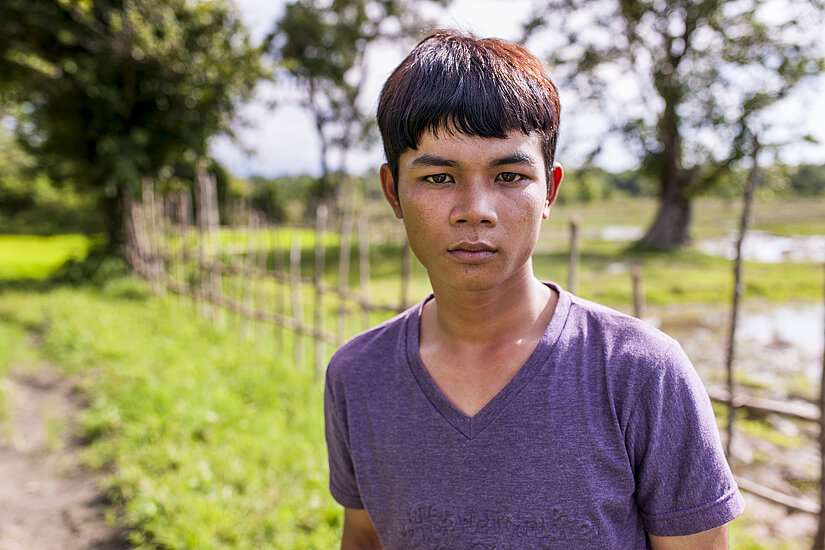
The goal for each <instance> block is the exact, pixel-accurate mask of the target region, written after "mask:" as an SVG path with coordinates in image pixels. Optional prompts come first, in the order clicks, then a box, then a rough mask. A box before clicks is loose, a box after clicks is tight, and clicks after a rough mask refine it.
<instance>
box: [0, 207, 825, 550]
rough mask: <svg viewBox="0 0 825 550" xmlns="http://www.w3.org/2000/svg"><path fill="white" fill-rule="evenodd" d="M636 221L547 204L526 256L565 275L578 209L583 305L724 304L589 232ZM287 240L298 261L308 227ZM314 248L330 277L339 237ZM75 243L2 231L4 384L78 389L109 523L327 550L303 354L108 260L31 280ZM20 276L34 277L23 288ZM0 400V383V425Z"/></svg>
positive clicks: (722, 285) (707, 268)
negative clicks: (19, 374) (46, 367)
mask: <svg viewBox="0 0 825 550" xmlns="http://www.w3.org/2000/svg"><path fill="white" fill-rule="evenodd" d="M700 206H703V208H698V209H697V226H696V232H697V234H699V235H708V236H712V235H718V234H721V233H725V232H727V231H729V230H730V229H732V228H733V227H735V225H736V215H735V212H736V208H735V205H734V207H731V206H726V205H725V204H724V203H722V202H721V201H708V202H701V203H700ZM646 212H647V211H646V210H645V209H644V205H643V204H640V203H637V202H631V203H626V204H625V203H614V204H613V205H600V204H596V205H590V206H588V207H586V208H582V207H578V208H575V209H574V207H573V206H570V205H565V206H564V207H562V208H558V209H556V211H555V213H554V215H555V216H556V220H555V221H553V220H552V219H551V223H550V225H549V226H548V227H547V228H546V230H545V232H544V234H543V236H542V241H541V243H540V248H539V251H538V253H537V256H536V271H537V273H538V274H539V275H540V276H541V277H542V278H548V279H554V280H558V281H561V282H565V281H566V277H567V268H566V227H565V223H566V219H568V217H569V215H572V214H573V213H576V215H580V216H581V217H582V220H583V224H582V227H583V232H584V235H583V241H582V263H581V268H580V273H581V278H580V283H579V284H580V287H579V288H580V293H581V294H582V295H584V296H586V297H588V298H593V299H596V300H600V301H605V302H607V303H609V304H610V305H614V306H617V307H620V308H623V309H627V308H628V306H629V303H630V283H629V275H628V274H627V271H626V269H624V270H623V269H620V267H621V266H625V267H626V266H627V265H629V264H630V263H632V262H638V263H639V264H640V265H642V267H643V269H644V273H645V288H646V294H647V299H648V301H649V302H651V303H670V302H719V301H725V300H727V299H728V297H729V296H730V292H731V289H730V287H731V284H732V277H731V273H730V271H731V266H730V262H729V261H726V260H721V259H715V258H710V257H708V256H705V255H704V254H701V253H700V252H697V251H695V250H686V251H684V252H680V253H678V254H675V255H659V254H639V255H635V254H633V253H631V252H628V251H627V245H628V243H627V242H605V241H601V240H600V239H599V238H598V232H599V229H600V227H602V226H604V225H608V222H609V224H610V225H619V226H642V225H644V223H646V221H647V220H646V218H645V216H646V215H647V214H646ZM760 212H762V213H761V214H760ZM779 212H781V213H782V217H780V215H779V214H778V213H779ZM761 216H763V217H761ZM820 217H821V216H820ZM782 220H784V222H783V221H782ZM760 225H761V226H763V228H767V227H772V228H773V229H772V230H773V231H776V232H780V233H781V232H783V231H784V232H787V233H788V234H793V232H794V231H796V230H800V231H804V232H806V234H825V220H819V221H817V219H816V209H815V208H811V207H810V206H809V205H807V204H785V203H783V204H781V205H773V206H770V205H760V207H759V208H758V209H757V216H756V226H757V227H760ZM301 237H302V243H303V245H304V246H305V247H306V248H307V252H308V251H309V250H311V248H312V246H313V243H314V235H312V232H303V233H302V235H301ZM327 244H329V245H330V246H331V247H332V248H331V249H330V251H329V253H328V261H327V270H328V274H329V278H330V281H334V278H335V276H336V275H335V273H336V269H337V268H336V266H335V264H334V260H335V258H336V250H335V246H337V242H336V241H335V239H329V242H328V243H327ZM88 246H89V241H88V240H87V239H85V238H83V237H79V236H70V237H61V238H51V239H45V240H43V239H39V238H38V239H28V238H21V237H15V238H11V239H9V238H6V237H0V279H6V281H7V282H6V283H5V284H4V283H2V282H0V377H2V375H3V374H4V373H5V372H6V371H7V370H8V369H9V368H11V367H12V366H16V368H21V366H27V367H28V368H33V367H36V365H37V364H38V363H41V362H49V363H51V364H54V365H55V366H56V367H57V368H59V369H60V370H61V371H62V372H64V373H65V374H66V375H67V376H71V377H73V378H74V379H75V380H77V382H78V384H79V385H80V387H81V389H82V391H83V394H84V396H85V399H86V400H87V402H88V404H89V406H88V409H87V411H86V412H85V413H84V416H83V419H82V436H83V437H84V438H85V439H86V441H88V443H89V446H88V450H87V451H86V452H87V455H86V456H87V461H88V463H89V464H90V465H91V466H92V467H94V468H99V469H101V471H104V472H107V477H106V489H107V493H108V496H109V497H110V498H111V500H112V502H113V508H112V513H113V515H116V516H117V517H118V518H119V521H121V522H123V524H124V525H126V526H127V527H128V529H129V531H130V533H131V535H130V536H131V541H132V543H133V544H134V545H135V546H136V547H137V548H143V549H149V548H169V549H184V548H210V549H211V548H214V549H224V548H225V549H230V548H231V549H247V548H249V549H252V548H279V549H281V548H283V549H326V548H335V547H337V545H336V538H337V537H338V536H339V535H338V533H339V530H340V522H341V514H340V508H339V507H338V506H337V505H336V504H335V503H334V502H333V501H332V499H331V497H330V496H329V493H328V490H327V466H326V451H325V445H324V441H323V418H322V392H323V388H322V386H321V384H319V383H318V382H317V381H316V380H315V379H314V377H313V367H312V365H311V364H309V363H310V361H309V360H308V361H307V364H304V365H296V364H294V362H293V359H292V358H293V348H292V346H293V345H294V340H293V338H292V336H291V335H290V334H284V333H276V332H275V329H274V328H272V327H269V328H268V329H267V331H268V332H267V333H266V336H265V338H262V339H256V340H243V339H241V338H239V337H238V335H237V331H235V330H219V329H216V328H215V327H214V326H212V325H211V324H209V323H206V322H203V321H200V320H199V319H198V318H197V316H196V315H195V313H194V311H193V309H192V308H191V307H190V305H189V302H186V301H184V302H181V301H179V300H178V299H177V298H176V297H174V296H166V297H154V296H151V295H149V293H148V292H147V290H146V287H145V285H144V284H143V283H142V282H141V281H139V280H135V279H132V278H131V277H129V276H128V275H126V274H125V270H124V268H123V266H122V265H121V264H119V263H118V262H117V261H115V260H107V262H106V264H105V265H104V266H103V268H102V272H103V273H105V274H106V276H100V277H99V278H97V279H96V280H94V281H92V282H90V283H86V284H80V285H77V286H69V285H65V284H56V283H55V284H48V283H43V282H42V281H43V279H44V278H45V277H47V276H48V273H49V272H50V271H51V270H53V269H55V268H56V266H58V265H59V263H60V258H62V259H64V260H65V259H67V258H72V257H75V258H77V257H80V256H82V255H83V254H85V250H87V249H88ZM617 264H618V266H619V267H615V266H616V265H617ZM611 266H613V267H611ZM305 267H306V268H307V269H308V270H311V264H307V265H306V266H305ZM397 267H398V248H397V247H392V246H385V247H383V248H380V249H376V251H375V267H374V269H373V272H372V274H373V280H372V281H371V289H372V291H373V294H374V297H375V299H377V300H380V299H384V298H389V299H393V300H395V299H396V298H397V290H398V283H397V276H396V275H395V273H397ZM414 273H415V281H414V284H413V289H412V291H411V296H413V297H414V299H417V298H418V296H420V294H421V293H423V292H425V291H426V290H427V288H428V285H427V282H426V278H425V276H424V275H425V274H424V273H423V270H422V269H421V268H420V266H417V267H415V269H414ZM745 274H746V281H747V287H746V292H747V296H749V297H761V298H764V299H768V300H777V301H781V300H785V299H787V298H788V297H793V298H794V299H799V300H806V299H808V300H813V299H815V300H821V293H822V287H823V281H822V267H821V265H820V264H817V263H811V264H794V265H790V264H777V265H769V264H751V263H748V264H747V265H746V266H745ZM26 278H28V279H29V280H33V281H35V282H32V283H25V282H23V283H21V282H20V279H26ZM8 281H14V282H13V283H12V282H8ZM37 281H40V282H37ZM374 320H375V319H374ZM310 355H311V354H310ZM309 359H311V357H310V358H309ZM2 397H3V396H2V391H0V416H2V410H3V401H2ZM749 521H750V520H749V519H748V518H747V517H746V518H744V519H741V520H737V521H736V522H734V523H733V525H732V527H731V547H732V548H735V549H751V550H758V549H763V548H793V546H791V545H787V544H784V543H781V542H779V541H770V540H765V539H762V538H757V537H754V536H752V535H750V534H749V531H750V529H749V527H750V524H749V523H748V522H749Z"/></svg>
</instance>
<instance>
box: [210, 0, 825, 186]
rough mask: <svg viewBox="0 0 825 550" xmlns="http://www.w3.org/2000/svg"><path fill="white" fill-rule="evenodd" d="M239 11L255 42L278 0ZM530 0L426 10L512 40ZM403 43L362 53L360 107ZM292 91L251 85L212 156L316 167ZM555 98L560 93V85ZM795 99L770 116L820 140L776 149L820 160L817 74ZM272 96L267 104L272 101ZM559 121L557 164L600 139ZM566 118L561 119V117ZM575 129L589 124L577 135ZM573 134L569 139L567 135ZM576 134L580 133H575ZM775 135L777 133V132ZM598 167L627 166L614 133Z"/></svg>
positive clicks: (472, 1) (269, 170)
mask: <svg viewBox="0 0 825 550" xmlns="http://www.w3.org/2000/svg"><path fill="white" fill-rule="evenodd" d="M234 1H235V5H236V6H237V8H238V10H239V12H240V14H241V18H242V19H243V21H244V23H245V24H246V26H247V28H248V29H249V30H250V32H251V34H252V37H253V40H256V41H259V40H261V38H262V37H263V36H264V35H265V34H266V33H267V32H269V31H270V30H271V29H272V27H273V26H274V25H275V22H276V21H277V20H278V18H279V17H280V15H281V14H282V13H283V9H284V5H285V4H286V3H287V2H286V0H234ZM530 5H531V0H507V1H505V0H453V2H451V3H450V6H449V8H448V9H447V10H446V12H445V11H443V10H441V11H438V12H433V13H432V14H431V16H432V17H434V18H436V19H437V21H438V23H439V26H441V27H449V28H457V29H461V30H467V31H471V32H473V33H474V34H476V35H478V36H498V37H501V38H505V39H511V40H515V39H517V38H518V36H519V35H520V34H521V24H522V21H523V19H524V18H525V17H526V15H527V13H528V12H529V8H530ZM410 46H411V44H403V45H400V44H399V45H382V47H381V48H380V49H379V50H377V51H373V52H372V53H371V55H370V56H369V58H368V63H369V65H368V67H369V73H368V80H367V85H366V89H365V90H364V91H363V93H362V100H363V101H364V102H365V103H364V106H365V107H367V108H370V109H372V110H374V109H375V107H376V105H377V99H378V93H379V92H380V89H381V86H382V84H383V82H384V80H385V79H386V78H387V76H389V74H390V72H392V70H393V69H394V68H395V67H396V66H397V65H398V63H399V62H400V61H401V60H402V59H403V58H404V56H405V55H406V54H407V49H408V48H409V47H410ZM298 93H299V90H297V89H296V88H295V86H294V85H292V84H290V83H287V82H282V83H279V84H277V85H274V84H271V83H264V84H262V85H260V86H259V87H258V91H257V94H256V99H255V100H254V101H252V102H251V103H250V104H248V105H245V106H243V107H242V108H241V110H240V115H241V118H242V119H243V120H245V122H244V123H243V124H241V125H239V126H238V128H237V135H238V138H237V139H236V140H230V139H229V138H227V137H218V138H216V139H215V140H214V141H213V142H212V147H211V150H212V155H213V156H214V157H215V158H216V159H217V160H219V161H220V162H221V163H222V164H224V166H226V167H227V169H229V171H230V172H232V173H233V174H234V175H236V176H239V177H249V176H253V175H261V176H266V177H275V176H280V175H297V174H305V173H309V174H314V175H317V174H318V172H319V157H320V153H319V146H318V138H317V135H316V134H315V130H314V125H313V123H312V120H311V119H310V117H309V115H308V114H307V113H306V112H305V111H304V110H302V109H301V108H299V107H298V106H297V105H295V101H296V97H298V96H297V94H298ZM560 96H561V101H562V105H564V104H565V92H564V90H560ZM797 96H798V97H797V98H795V99H794V100H793V101H787V102H785V104H783V105H782V106H780V108H779V109H778V110H777V111H778V112H777V115H776V117H777V119H779V120H784V121H789V122H790V124H791V125H793V126H798V125H803V126H804V125H807V126H809V127H810V128H809V130H808V131H809V132H810V133H811V134H813V135H815V136H816V137H817V138H818V139H819V140H820V142H821V143H819V144H815V145H814V144H799V145H795V146H794V147H792V148H791V147H788V148H785V149H784V150H783V160H784V161H786V162H790V163H804V162H809V163H815V164H823V163H825V124H823V122H825V101H822V99H821V98H823V97H825V76H824V77H820V78H819V79H818V80H817V81H816V82H815V83H814V84H813V85H810V86H806V87H805V88H804V89H803V90H800V93H798V94H797ZM273 103H274V105H275V106H273ZM565 122H567V121H565V120H563V121H562V129H561V136H560V140H559V155H558V157H559V159H560V160H561V162H562V164H567V165H568V166H570V165H571V164H572V165H573V166H575V165H576V164H577V163H578V162H579V161H580V159H581V158H582V157H583V155H584V154H585V149H586V147H587V146H586V144H585V143H584V140H586V139H603V138H602V137H601V136H600V134H599V132H600V130H599V128H601V127H603V122H602V121H600V119H599V117H598V116H597V115H596V114H594V115H593V117H592V119H589V120H582V119H577V121H576V123H577V125H576V128H575V129H572V128H571V129H569V130H568V132H567V136H568V139H567V140H565ZM568 124H569V122H568ZM580 128H590V129H591V132H590V135H587V134H586V133H585V135H584V136H583V135H582V134H581V132H580V131H579V129H580ZM574 133H575V134H578V139H570V138H569V136H570V135H571V134H574ZM582 138H584V140H583V139H582ZM777 139H780V140H781V139H782V136H781V135H778V136H777ZM382 162H383V154H382V152H381V149H380V145H376V146H374V147H373V148H372V149H371V150H369V151H362V152H354V153H353V154H351V156H350V160H349V163H348V168H349V169H350V171H351V172H354V173H363V172H366V171H368V170H370V169H374V168H377V167H378V166H380V165H381V163H382ZM597 163H598V164H600V165H601V166H602V167H604V168H606V169H608V170H612V171H621V170H625V169H630V168H633V167H634V159H633V158H632V156H631V155H630V154H629V153H628V151H627V150H626V149H625V147H624V145H623V144H622V143H621V141H620V140H619V139H618V138H612V139H608V140H606V141H605V142H604V143H603V152H602V153H601V155H600V156H599V157H598V158H597Z"/></svg>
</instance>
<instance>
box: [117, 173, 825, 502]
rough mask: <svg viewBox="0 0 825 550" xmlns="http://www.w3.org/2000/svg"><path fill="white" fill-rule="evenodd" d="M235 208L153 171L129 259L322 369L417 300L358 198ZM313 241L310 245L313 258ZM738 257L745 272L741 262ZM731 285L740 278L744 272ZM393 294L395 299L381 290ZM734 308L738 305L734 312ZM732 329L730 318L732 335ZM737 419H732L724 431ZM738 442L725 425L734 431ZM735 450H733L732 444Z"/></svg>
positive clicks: (721, 398) (162, 287)
mask: <svg viewBox="0 0 825 550" xmlns="http://www.w3.org/2000/svg"><path fill="white" fill-rule="evenodd" d="M193 212H194V216H193ZM230 214H231V215H230V216H229V217H230V223H229V224H225V225H224V226H222V227H221V228H219V223H218V205H217V195H216V192H215V182H214V180H213V179H212V178H211V176H210V175H209V174H208V173H207V172H206V171H205V170H203V169H202V168H199V169H198V170H197V171H196V181H195V186H194V204H193V201H192V195H191V194H190V191H189V190H183V191H179V192H174V193H168V194H166V195H165V196H163V197H160V198H159V197H157V196H156V195H155V193H154V190H153V185H152V182H151V181H148V180H147V181H145V182H144V185H143V193H142V198H141V200H140V201H138V200H128V201H127V204H126V246H125V250H124V252H125V257H126V259H127V261H128V262H129V263H130V265H131V266H132V268H133V269H134V271H135V272H137V273H138V274H140V275H141V276H142V277H144V278H145V279H146V280H147V281H148V284H149V286H150V288H151V289H152V291H153V292H155V293H162V292H164V291H167V290H168V291H172V292H174V293H176V294H179V295H180V296H182V297H188V300H189V301H191V303H192V304H194V307H195V308H196V310H197V311H198V313H199V314H200V315H202V316H204V317H207V318H209V319H212V320H213V321H214V322H215V323H217V324H219V325H221V326H228V325H229V324H236V325H237V326H238V329H239V330H240V331H241V333H242V334H243V335H244V336H246V337H253V336H254V332H253V326H252V325H253V323H252V322H253V321H257V322H258V323H257V329H255V331H257V332H260V331H262V330H263V327H264V326H265V325H266V326H273V327H274V329H275V334H274V338H275V341H276V344H277V345H278V346H279V349H287V348H288V347H289V345H290V344H291V347H292V353H293V354H294V360H295V364H296V365H303V364H305V363H306V360H307V357H308V355H307V349H308V348H309V349H311V350H312V352H313V354H314V357H313V360H314V361H313V362H314V366H315V375H316V377H318V378H320V377H321V376H322V375H323V372H324V369H325V367H326V363H327V361H328V359H329V355H330V353H331V352H332V350H334V348H335V347H337V346H339V345H341V344H342V343H344V342H345V341H346V340H347V339H349V338H350V337H352V336H353V335H355V334H356V333H357V332H359V331H361V330H363V329H365V328H367V327H369V326H371V325H373V324H374V323H375V322H376V321H377V320H379V319H381V318H384V317H387V316H388V315H391V314H394V313H398V312H401V311H403V310H405V309H406V308H407V307H408V306H409V305H410V301H409V293H410V285H411V272H412V268H411V265H412V261H411V253H410V250H409V247H408V246H407V243H406V241H405V236H404V234H403V229H402V228H400V227H399V226H398V224H392V225H386V224H385V225H377V224H378V223H380V222H376V221H372V220H370V219H369V218H368V217H367V216H366V215H356V212H355V206H354V204H353V203H352V202H350V203H348V204H347V205H346V206H345V207H344V208H343V209H342V211H341V212H336V213H335V215H334V216H331V215H330V213H329V212H328V211H327V209H326V208H325V207H323V206H321V207H319V208H318V209H317V211H316V213H315V220H314V223H313V224H311V225H310V224H305V225H304V226H303V227H280V226H278V225H275V224H271V223H269V222H268V221H267V220H266V218H265V217H264V216H263V214H261V213H259V212H255V211H252V210H250V209H249V208H246V207H245V206H244V205H237V206H236V207H235V208H233V210H232V212H231V213H230ZM193 218H194V219H193ZM579 223H580V222H579V220H578V219H573V220H571V227H570V237H571V238H570V267H569V280H568V288H569V289H570V290H571V291H572V290H573V289H575V287H576V282H577V281H576V278H577V264H578V257H579V233H580V232H579V230H578V228H579ZM219 229H220V231H219ZM744 230H745V227H744V226H743V228H742V231H744ZM740 242H741V241H740ZM375 247H379V248H380V247H385V248H387V247H388V248H389V249H391V250H392V253H393V255H394V256H397V257H398V265H397V271H396V273H397V274H398V277H396V278H395V280H396V282H397V285H398V286H397V288H396V289H395V290H391V291H388V290H387V289H386V288H383V289H382V291H381V292H380V294H381V295H382V296H384V298H385V299H384V300H383V301H377V300H374V299H373V298H372V297H371V289H370V281H371V270H372V269H373V261H374V260H375V258H376V256H377V255H378V254H376V253H373V249H374V248H375ZM307 248H312V255H311V257H309V258H308V257H307V256H308V255H307V254H305V252H306V249H307ZM336 249H337V252H338V258H337V264H338V273H337V277H336V284H330V283H328V282H327V279H328V278H331V277H328V274H327V270H326V259H327V256H328V255H329V254H330V253H334V252H335V250H336ZM353 255H355V256H356V257H357V262H356V266H355V271H357V277H352V273H351V271H353V270H352V269H351V258H352V256H353ZM736 266H737V267H736V269H737V270H738V269H741V268H740V267H739V262H737V263H736ZM631 283H632V286H633V307H634V311H635V313H636V315H637V316H641V314H642V311H643V309H644V299H643V290H642V273H641V269H640V268H639V267H638V266H633V267H632V269H631ZM736 284H737V285H739V284H740V282H739V277H738V275H737V283H736ZM393 295H394V296H395V299H392V296H393ZM388 296H389V297H390V299H386V298H387V297H388ZM737 297H738V296H737ZM737 305H738V304H736V303H734V311H735V308H736V307H737ZM734 322H735V315H734ZM734 329H735V325H734V326H732V327H731V333H732V332H733V330H734ZM263 336H264V335H263V334H262V337H263ZM265 337H267V338H270V337H273V336H272V335H271V334H267V335H266V336H265ZM824 369H825V366H824ZM824 380H825V379H824ZM823 384H825V382H824V383H823ZM823 388H825V385H823ZM731 390H732V385H729V387H728V389H727V390H722V389H713V388H711V390H710V392H709V393H710V396H711V399H712V400H713V401H715V402H718V403H722V404H724V405H726V406H727V407H729V409H730V410H735V409H746V410H749V411H751V412H753V413H755V414H766V413H770V414H777V415H781V416H785V417H789V418H792V419H795V420H802V421H806V422H820V419H821V414H820V411H821V407H820V406H818V405H816V404H813V403H808V402H795V403H788V402H779V401H773V400H767V399H758V398H754V397H749V396H746V395H740V394H736V395H733V398H731V394H732V391H731ZM731 418H732V416H731ZM732 428H733V425H732V423H731V424H730V425H729V431H732ZM731 439H732V438H731V434H730V433H728V437H727V440H728V441H731ZM728 452H729V459H732V458H733V457H732V456H730V448H729V449H728ZM737 481H738V482H739V485H740V488H741V489H743V490H745V491H748V492H750V493H752V494H755V495H758V496H760V497H761V498H765V499H767V500H771V501H773V502H775V503H778V504H781V505H783V506H785V507H787V508H788V509H791V510H796V511H802V512H806V513H813V514H817V513H819V512H820V505H819V504H818V503H815V502H812V501H810V500H806V499H804V498H799V497H796V496H791V495H786V494H783V493H780V492H778V491H775V490H773V489H771V488H768V487H764V486H762V485H760V484H758V483H756V482H754V481H751V480H748V479H745V478H741V477H738V476H737Z"/></svg>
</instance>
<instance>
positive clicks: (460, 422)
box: [406, 283, 571, 439]
mask: <svg viewBox="0 0 825 550" xmlns="http://www.w3.org/2000/svg"><path fill="white" fill-rule="evenodd" d="M545 284H546V285H547V286H548V287H550V288H551V289H552V290H555V291H556V292H557V293H558V295H559V299H558V302H557V303H556V309H555V311H554V312H553V317H552V318H551V319H550V322H549V323H548V324H547V328H546V329H545V330H544V333H543V334H542V336H541V339H540V340H539V343H538V344H537V345H536V348H535V349H534V350H533V353H531V354H530V357H528V358H527V361H526V362H525V363H524V364H523V365H522V366H521V368H520V369H519V370H518V372H516V374H515V376H513V378H511V379H510V381H509V382H508V383H507V384H506V385H505V386H504V387H503V388H502V389H501V391H499V392H498V393H497V394H496V395H495V396H494V397H493V398H492V399H490V401H488V402H487V404H486V405H484V407H482V409H481V410H480V411H478V412H477V413H476V414H474V415H473V416H467V415H466V414H465V413H464V412H463V411H461V410H460V409H459V408H458V407H456V406H455V405H453V403H452V402H451V401H450V400H449V399H447V397H446V396H445V395H444V393H443V392H442V391H441V390H440V389H439V388H438V386H437V385H436V383H435V381H434V380H433V378H432V377H431V376H430V373H429V372H428V371H427V368H426V367H425V366H424V362H423V361H422V360H421V354H420V353H419V351H418V344H419V335H420V328H421V314H422V312H423V310H424V304H426V303H427V302H428V301H429V300H431V299H432V298H433V295H432V294H430V295H429V296H427V297H426V298H425V299H424V300H422V301H421V303H419V304H418V307H417V311H416V312H415V313H414V314H413V315H411V316H410V317H409V318H408V322H407V335H406V336H407V337H406V348H407V362H408V363H409V365H410V370H411V371H412V374H413V376H414V377H415V379H416V381H417V382H418V385H419V386H420V387H421V390H422V391H423V392H424V394H425V395H426V396H427V399H429V401H430V403H432V405H433V407H435V409H436V410H437V411H438V412H439V413H440V414H441V416H442V417H444V420H446V421H447V422H448V423H449V424H450V425H451V426H452V427H453V428H455V429H456V430H458V431H459V432H460V433H461V434H463V435H464V437H466V438H467V439H473V438H474V437H475V436H476V435H478V434H479V433H481V431H482V430H484V428H486V427H487V426H488V425H489V424H490V422H492V421H493V419H495V417H496V416H498V414H499V413H500V412H501V411H502V410H503V409H504V408H505V407H506V406H507V404H508V403H510V401H512V400H513V398H515V397H516V396H517V395H518V394H519V392H521V390H523V389H524V387H525V386H526V385H527V384H528V383H529V382H530V380H532V379H533V377H534V376H535V375H536V374H537V373H538V372H539V371H540V370H541V369H542V367H543V366H544V365H545V364H546V363H547V361H546V359H547V356H548V354H549V353H550V352H551V351H552V348H553V347H554V346H555V344H556V342H557V341H558V339H559V336H560V335H561V332H562V329H563V328H564V324H565V322H566V321H567V315H568V313H569V311H570V303H571V299H570V295H569V294H567V293H566V292H564V291H563V290H562V289H561V288H560V287H559V286H558V285H557V284H555V283H545Z"/></svg>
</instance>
